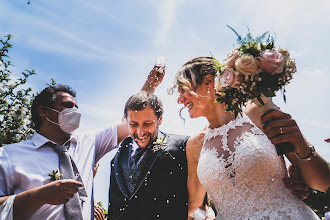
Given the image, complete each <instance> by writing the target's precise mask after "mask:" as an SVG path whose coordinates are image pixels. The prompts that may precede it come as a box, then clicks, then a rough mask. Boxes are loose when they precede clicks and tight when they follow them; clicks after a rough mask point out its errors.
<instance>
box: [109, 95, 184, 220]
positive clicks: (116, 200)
mask: <svg viewBox="0 0 330 220" xmlns="http://www.w3.org/2000/svg"><path fill="white" fill-rule="evenodd" d="M124 114H125V118H126V119H127V121H128V128H129V133H130V137H128V138H126V139H125V140H124V141H123V142H122V144H121V148H120V149H119V150H118V152H117V154H116V156H115V158H114V159H113V160H112V162H111V166H112V167H111V168H112V169H111V181H110V198H109V201H110V203H109V219H116V220H127V219H136V220H145V219H171V220H175V219H178V220H181V219H187V213H188V211H187V199H188V193H187V159H186V153H185V146H186V142H187V139H188V137H185V136H180V135H171V134H165V133H162V132H160V131H159V130H158V127H159V125H160V124H161V122H162V114H163V106H162V102H161V100H160V99H159V98H158V97H157V96H155V95H153V94H152V93H148V92H145V91H141V92H139V93H137V94H135V95H133V96H131V97H130V98H129V99H128V101H127V103H126V105H125V110H124Z"/></svg>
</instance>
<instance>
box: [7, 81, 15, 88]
mask: <svg viewBox="0 0 330 220" xmlns="http://www.w3.org/2000/svg"><path fill="white" fill-rule="evenodd" d="M15 86H16V83H15V82H14V81H10V82H9V83H8V87H9V88H11V89H13V88H15Z"/></svg>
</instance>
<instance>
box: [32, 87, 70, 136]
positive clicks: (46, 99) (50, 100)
mask: <svg viewBox="0 0 330 220" xmlns="http://www.w3.org/2000/svg"><path fill="white" fill-rule="evenodd" d="M57 92H66V93H69V94H70V95H71V96H73V97H76V93H75V92H74V91H73V90H72V89H71V87H70V86H66V85H62V84H58V85H52V86H48V87H46V88H45V89H44V90H42V91H41V92H40V93H39V94H38V95H37V96H36V97H35V98H34V100H33V102H32V107H31V113H32V121H33V123H34V129H36V130H39V129H40V126H41V123H42V120H41V118H40V116H39V112H38V108H39V106H47V107H49V108H52V107H53V105H54V103H55V101H56V98H57V96H56V93H57Z"/></svg>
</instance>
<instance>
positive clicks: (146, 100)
mask: <svg viewBox="0 0 330 220" xmlns="http://www.w3.org/2000/svg"><path fill="white" fill-rule="evenodd" d="M146 107H150V108H152V109H154V110H155V114H156V116H157V118H158V119H159V118H160V117H161V116H162V115H163V104H162V101H161V100H160V99H159V98H158V97H157V96H155V95H154V94H152V93H150V92H146V91H141V92H139V93H137V94H135V95H132V96H131V97H130V98H129V99H128V100H127V102H126V104H125V109H124V116H125V118H127V112H128V111H129V110H134V111H140V110H143V109H145V108H146Z"/></svg>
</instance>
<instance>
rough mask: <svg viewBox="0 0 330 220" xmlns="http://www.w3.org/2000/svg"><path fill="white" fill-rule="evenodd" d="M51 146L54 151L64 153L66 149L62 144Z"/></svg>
mask: <svg viewBox="0 0 330 220" xmlns="http://www.w3.org/2000/svg"><path fill="white" fill-rule="evenodd" d="M51 147H52V148H53V149H54V151H56V153H58V154H59V153H65V152H66V151H67V150H66V146H63V145H51Z"/></svg>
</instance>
